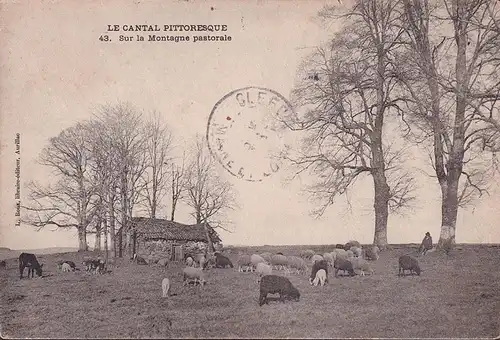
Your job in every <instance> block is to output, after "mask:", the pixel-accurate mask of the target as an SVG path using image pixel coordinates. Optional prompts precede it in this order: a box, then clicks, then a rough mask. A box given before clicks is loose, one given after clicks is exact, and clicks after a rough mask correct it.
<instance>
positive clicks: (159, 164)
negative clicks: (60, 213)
mask: <svg viewBox="0 0 500 340" xmlns="http://www.w3.org/2000/svg"><path fill="white" fill-rule="evenodd" d="M145 132H146V135H147V140H146V144H147V165H148V167H147V170H146V171H145V172H144V182H145V186H144V189H145V190H144V195H145V197H146V203H147V207H148V210H149V215H150V217H151V218H156V213H157V208H158V205H159V204H160V202H161V200H162V199H163V198H164V197H165V195H166V194H167V191H168V184H169V175H170V172H169V165H170V161H171V157H170V153H171V149H172V134H171V132H170V131H169V129H168V128H167V127H166V126H165V125H162V124H161V122H160V117H159V114H158V113H157V112H155V113H154V116H153V118H152V119H151V120H150V121H149V122H148V123H147V124H146V130H145ZM172 166H173V164H172Z"/></svg>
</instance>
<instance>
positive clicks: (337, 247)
mask: <svg viewBox="0 0 500 340" xmlns="http://www.w3.org/2000/svg"><path fill="white" fill-rule="evenodd" d="M335 249H344V244H340V243H337V244H336V245H335Z"/></svg>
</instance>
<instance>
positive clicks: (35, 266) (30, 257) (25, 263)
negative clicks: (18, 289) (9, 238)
mask: <svg viewBox="0 0 500 340" xmlns="http://www.w3.org/2000/svg"><path fill="white" fill-rule="evenodd" d="M26 267H28V278H29V277H30V273H31V277H32V278H33V277H34V275H35V271H36V274H37V275H38V276H39V277H42V267H43V264H40V263H38V260H37V259H36V256H35V255H34V254H30V253H21V255H19V278H20V279H22V278H23V272H24V268H26Z"/></svg>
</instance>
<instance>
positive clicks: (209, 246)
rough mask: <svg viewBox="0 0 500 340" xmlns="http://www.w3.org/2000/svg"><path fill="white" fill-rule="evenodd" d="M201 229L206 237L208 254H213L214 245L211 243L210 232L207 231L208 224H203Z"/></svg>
mask: <svg viewBox="0 0 500 340" xmlns="http://www.w3.org/2000/svg"><path fill="white" fill-rule="evenodd" d="M203 227H204V228H205V235H206V236H207V243H208V249H207V250H208V252H209V253H213V252H214V244H213V242H212V238H211V237H210V232H209V231H208V224H207V223H206V222H205V223H203Z"/></svg>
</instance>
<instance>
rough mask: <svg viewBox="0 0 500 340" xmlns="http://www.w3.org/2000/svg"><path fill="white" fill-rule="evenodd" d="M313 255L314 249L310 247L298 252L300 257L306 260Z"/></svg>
mask: <svg viewBox="0 0 500 340" xmlns="http://www.w3.org/2000/svg"><path fill="white" fill-rule="evenodd" d="M313 256H314V251H313V250H311V249H307V250H303V251H301V252H300V257H301V258H303V259H306V260H310V259H311V257H313Z"/></svg>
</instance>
